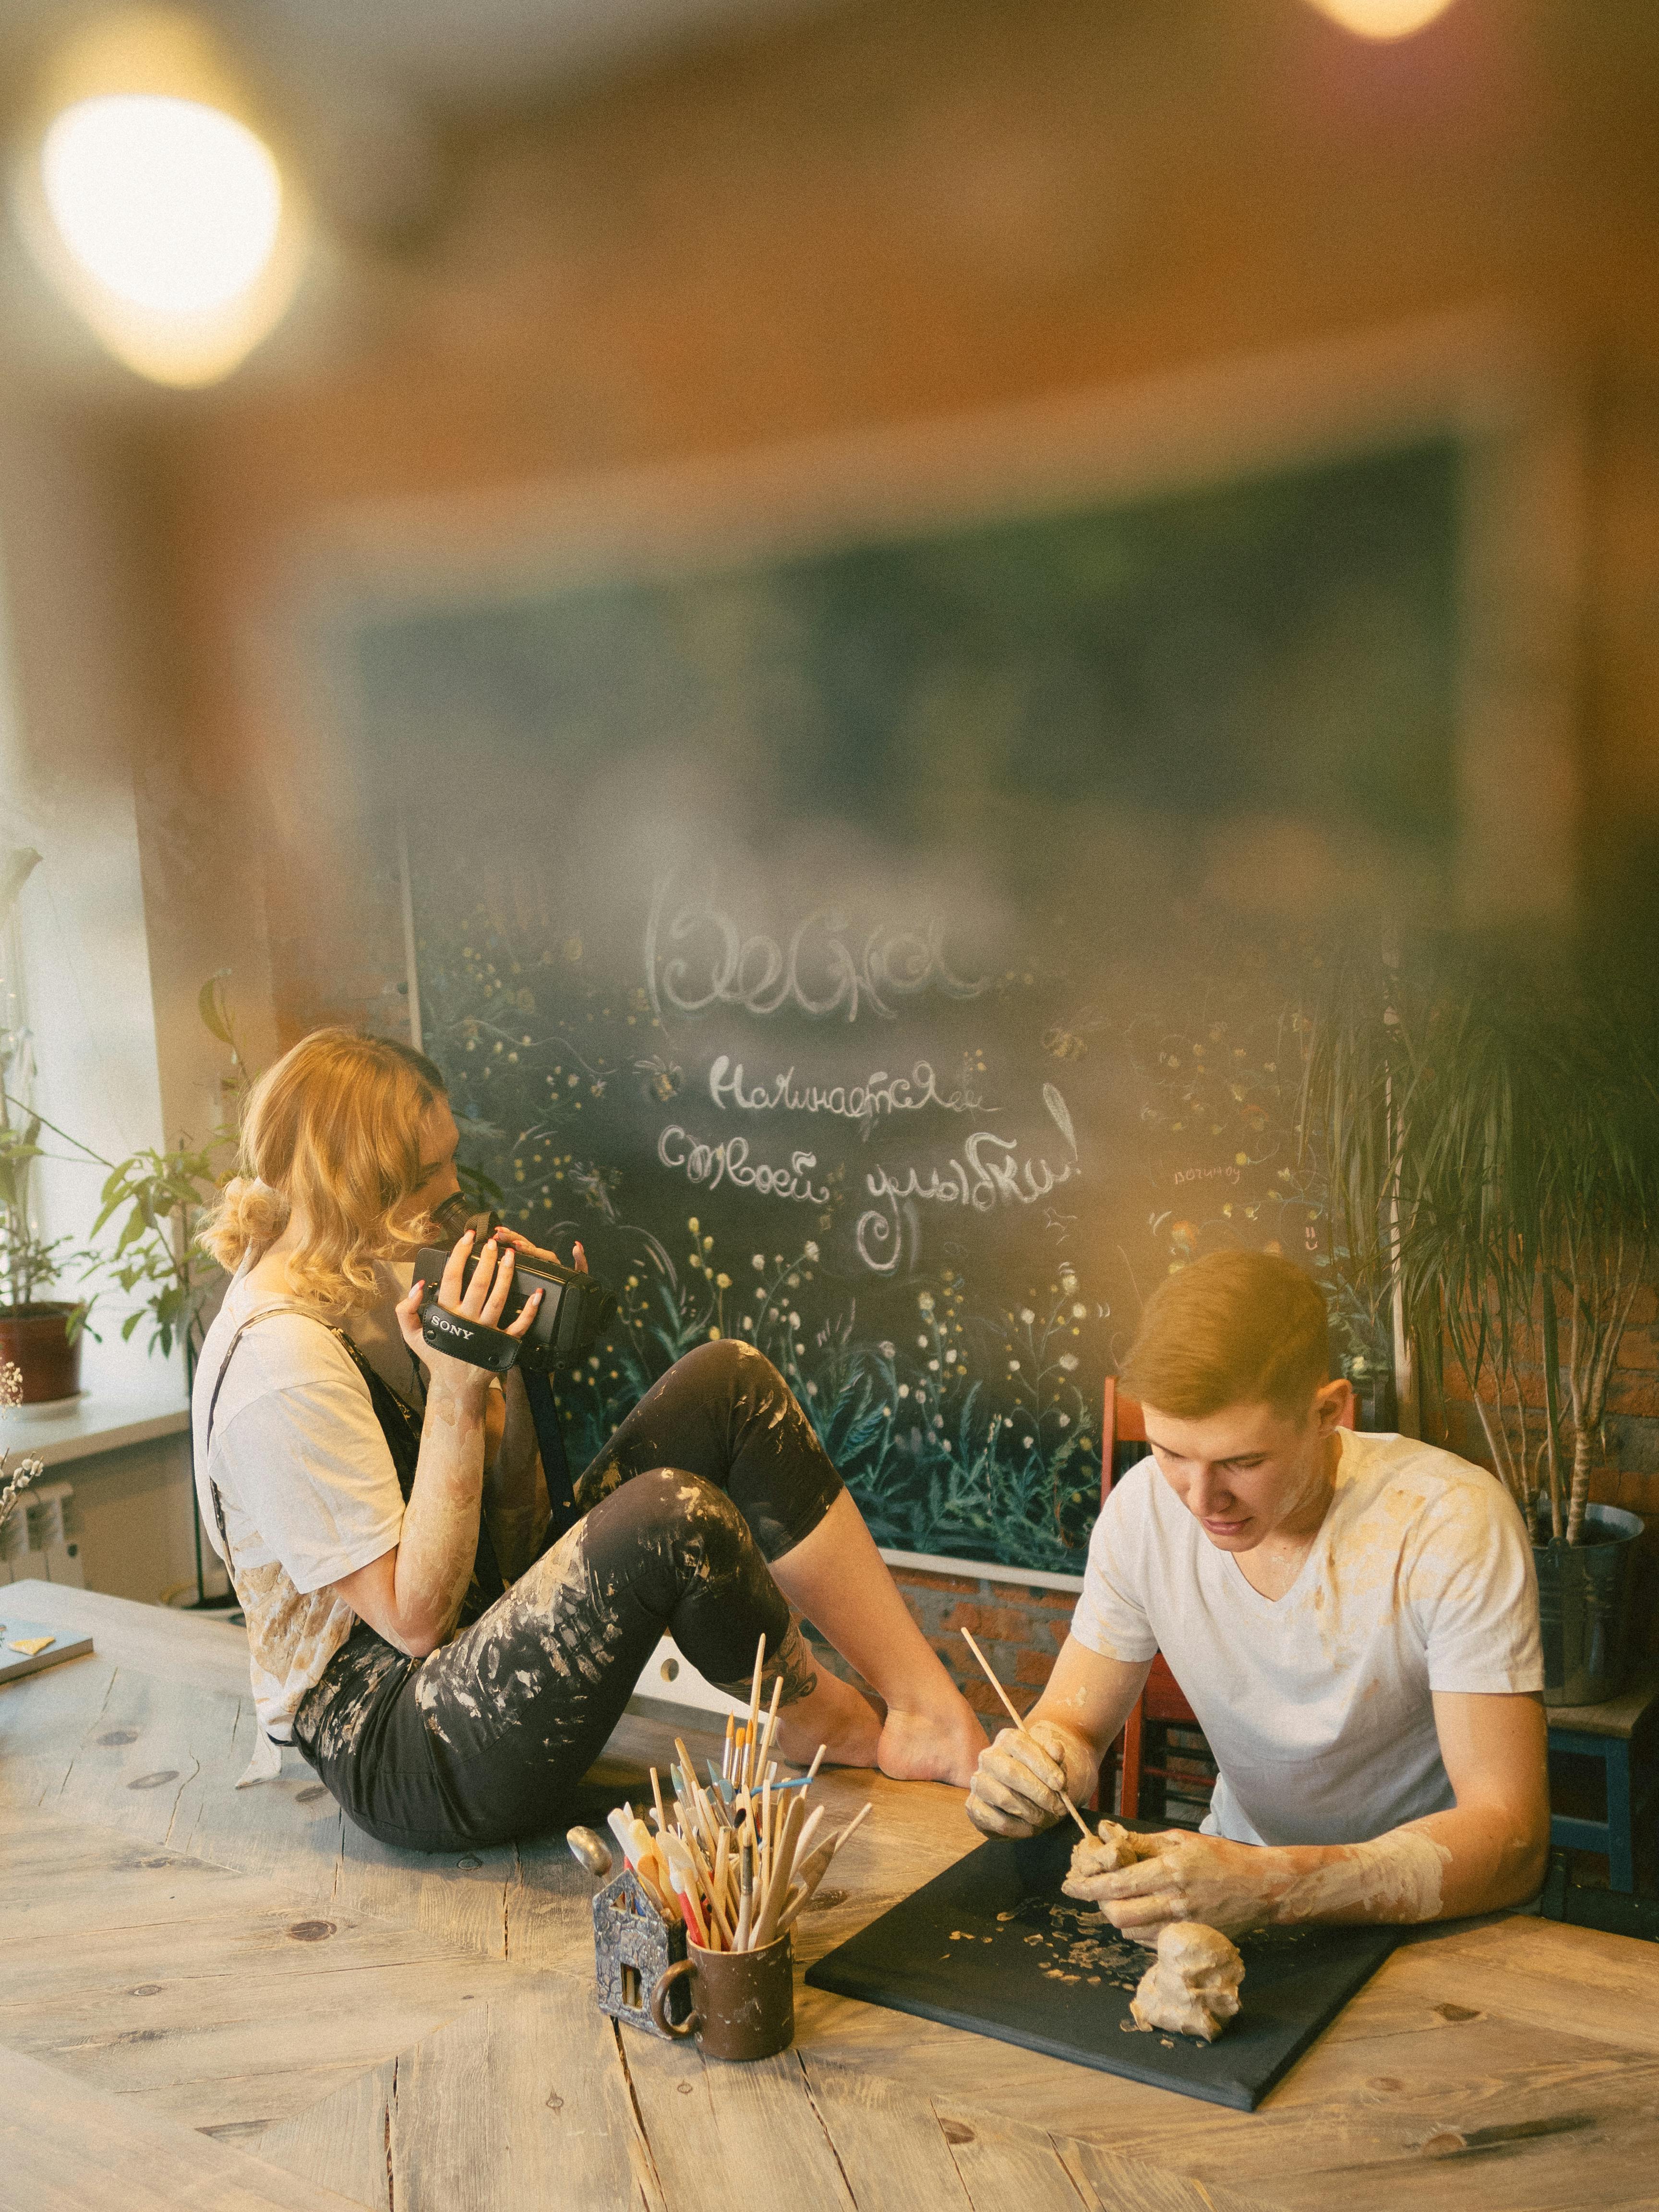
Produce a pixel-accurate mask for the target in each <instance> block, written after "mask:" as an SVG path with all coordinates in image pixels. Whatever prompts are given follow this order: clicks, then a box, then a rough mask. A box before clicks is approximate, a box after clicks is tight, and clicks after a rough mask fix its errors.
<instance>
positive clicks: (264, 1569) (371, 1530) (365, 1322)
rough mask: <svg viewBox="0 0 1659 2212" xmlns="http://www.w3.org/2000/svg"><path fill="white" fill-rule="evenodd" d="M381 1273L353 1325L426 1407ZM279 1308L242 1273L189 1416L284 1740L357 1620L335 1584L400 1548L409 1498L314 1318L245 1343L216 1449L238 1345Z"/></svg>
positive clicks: (295, 1317)
mask: <svg viewBox="0 0 1659 2212" xmlns="http://www.w3.org/2000/svg"><path fill="white" fill-rule="evenodd" d="M380 1272H381V1273H383V1274H384V1275H385V1278H386V1281H385V1285H384V1288H385V1297H383V1298H382V1299H380V1300H379V1301H377V1303H376V1304H375V1306H374V1309H373V1310H370V1311H369V1312H368V1314H366V1315H365V1316H362V1317H361V1318H358V1317H356V1316H354V1318H353V1321H352V1322H351V1334H352V1336H353V1339H354V1340H355V1341H356V1343H357V1344H358V1345H359V1346H360V1347H361V1349H362V1352H364V1354H365V1356H366V1357H367V1358H368V1360H369V1362H370V1364H372V1365H373V1366H374V1368H375V1369H376V1370H378V1371H379V1373H380V1375H381V1376H382V1377H383V1378H384V1380H385V1381H386V1383H389V1384H390V1385H391V1387H392V1389H394V1390H396V1391H397V1392H398V1395H399V1396H400V1397H402V1398H403V1399H404V1400H405V1401H409V1402H418V1397H419V1370H418V1367H417V1365H416V1362H415V1360H414V1359H413V1358H412V1357H411V1355H410V1352H409V1349H408V1347H407V1346H405V1344H404V1341H403V1339H402V1337H401V1335H400V1334H398V1328H397V1322H396V1320H395V1317H394V1316H392V1312H391V1308H392V1305H393V1304H395V1303H396V1301H397V1299H398V1297H400V1296H401V1295H402V1292H403V1291H404V1289H406V1288H407V1285H406V1283H403V1282H402V1281H400V1279H399V1272H398V1270H396V1269H394V1268H391V1267H385V1268H383V1269H382V1270H381V1271H380ZM402 1272H403V1273H404V1274H406V1273H408V1271H407V1269H404V1270H403V1271H402ZM282 1303H283V1302H282V1301H281V1300H279V1299H276V1298H273V1297H271V1296H270V1293H269V1292H265V1291H261V1292H255V1291H252V1290H251V1289H250V1287H249V1285H248V1283H247V1281H246V1277H245V1276H244V1275H240V1274H239V1275H238V1277H237V1279H236V1280H235V1281H234V1283H233V1284H232V1285H231V1286H230V1289H229V1290H228V1291H227V1293H226V1295H225V1301H224V1304H223V1305H222V1307H221V1308H220V1310H219V1313H218V1315H217V1316H216V1319H215V1321H214V1322H213V1326H212V1327H211V1328H210V1329H209V1331H208V1334H207V1338H206V1340H205V1342H204V1345H203V1346H202V1356H201V1359H200V1361H199V1363H198V1364H197V1370H196V1391H195V1402H194V1406H193V1407H192V1417H193V1423H194V1428H195V1439H196V1481H197V1502H198V1503H199V1504H200V1507H201V1513H202V1526H203V1527H204V1528H205V1529H206V1531H207V1533H208V1538H209V1541H210V1543H211V1544H212V1546H213V1548H214V1550H215V1551H216V1552H217V1553H219V1554H220V1556H221V1557H223V1552H224V1547H223V1546H222V1543H221V1542H220V1539H219V1529H218V1523H217V1521H216V1517H215V1515H214V1510H213V1498H212V1495H211V1492H210V1480H211V1482H212V1483H213V1484H216V1486H217V1487H218V1491H219V1496H220V1498H221V1500H222V1504H223V1506H224V1513H225V1528H226V1532H227V1534H228V1536H229V1538H230V1548H231V1553H232V1556H233V1557H234V1560H235V1563H236V1586H237V1590H238V1593H239V1595H240V1596H241V1598H242V1600H243V1603H244V1607H245V1610H246V1617H247V1637H248V1667H249V1673H250V1675H251V1678H252V1686H253V1699H254V1703H255V1705H256V1706H257V1708H258V1715H259V1720H260V1723H261V1724H262V1726H263V1727H264V1730H265V1732H266V1734H267V1735H270V1736H271V1737H273V1738H274V1739H275V1740H276V1741H277V1742H279V1743H286V1742H289V1741H291V1740H292V1736H293V1723H294V1713H295V1707H296V1706H297V1705H299V1703H300V1700H301V1698H303V1697H304V1695H305V1693H306V1692H307V1690H308V1689H310V1688H311V1686H312V1685H313V1683H314V1682H316V1681H317V1680H319V1677H320V1676H321V1674H322V1672H323V1670H324V1668H325V1667H326V1666H327V1665H328V1662H329V1661H330V1660H331V1658H332V1657H333V1656H334V1655H335V1653H336V1652H337V1650H339V1648H340V1646H341V1645H342V1644H343V1643H344V1642H345V1640H346V1638H347V1637H348V1636H349V1635H350V1633H351V1632H352V1629H353V1628H354V1627H355V1626H356V1621H357V1616H356V1613H354V1612H353V1611H352V1610H351V1608H350V1607H349V1606H348V1605H346V1604H345V1603H344V1602H343V1600H341V1599H339V1598H337V1597H335V1596H333V1595H331V1593H330V1591H329V1589H328V1585H329V1584H330V1583H336V1582H338V1581H339V1580H340V1579H341V1578H342V1577H343V1576H345V1575H349V1574H352V1573H355V1571H356V1569H357V1568H359V1567H364V1566H367V1565H368V1563H369V1562H370V1560H371V1559H379V1558H380V1556H381V1555H382V1554H383V1553H386V1552H389V1551H391V1550H392V1547H393V1546H394V1545H395V1544H396V1543H397V1542H398V1537H399V1535H400V1534H401V1532H402V1528H403V1519H404V1501H403V1494H402V1492H400V1491H399V1489H398V1476H397V1471H396V1469H395V1468H393V1466H392V1454H391V1452H390V1451H389V1450H388V1449H387V1447H386V1438H385V1437H384V1436H383V1435H382V1433H381V1431H380V1421H379V1419H377V1417H376V1415H375V1412H374V1403H373V1401H372V1400H371V1399H370V1397H369V1393H368V1383H366V1382H365V1381H364V1379H363V1377H362V1375H361V1374H360V1373H359V1372H358V1370H357V1368H356V1364H355V1363H354V1361H353V1359H352V1358H351V1355H350V1353H349V1352H348V1351H347V1350H346V1348H345V1346H343V1344H341V1343H340V1341H339V1340H338V1339H337V1337H336V1336H334V1335H333V1334H331V1332H330V1331H329V1330H328V1329H326V1328H323V1327H321V1326H320V1325H319V1323H318V1322H316V1321H313V1320H312V1319H310V1318H309V1317H308V1316H306V1315H304V1314H301V1313H295V1312H292V1311H286V1312H274V1313H270V1314H269V1315H268V1316H267V1318H265V1319H264V1320H262V1321H260V1322H258V1324H257V1325H256V1326H255V1327H254V1328H250V1329H249V1330H248V1332H247V1334H246V1336H244V1337H243V1339H242V1340H241V1342H240V1344H239V1345H238V1346H237V1347H236V1355H235V1357H234V1359H232V1360H231V1362H230V1364H229V1366H228V1368H227V1369H226V1370H225V1375H224V1384H223V1388H222V1389H221V1391H220V1394H219V1402H218V1407H217V1409H216V1412H215V1414H214V1419H213V1441H212V1447H211V1449H209V1446H208V1441H207V1417H208V1407H209V1403H210V1400H211V1398H212V1395H213V1391H214V1387H215V1384H216V1383H217V1382H218V1379H219V1373H220V1369H221V1367H222V1365H223V1363H224V1359H225V1355H226V1354H227V1352H228V1351H229V1349H230V1345H231V1340H232V1339H233V1338H234V1335H235V1334H236V1331H237V1329H238V1328H240V1326H241V1324H242V1322H245V1321H246V1320H247V1319H248V1318H249V1317H250V1316H252V1315H253V1314H255V1313H260V1312H264V1310H265V1309H267V1308H269V1307H271V1306H277V1305H280V1304H282Z"/></svg>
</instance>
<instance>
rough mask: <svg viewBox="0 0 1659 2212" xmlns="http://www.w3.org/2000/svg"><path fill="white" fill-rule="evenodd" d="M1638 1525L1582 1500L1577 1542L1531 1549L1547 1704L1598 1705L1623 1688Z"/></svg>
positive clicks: (1634, 1518) (1632, 1516)
mask: <svg viewBox="0 0 1659 2212" xmlns="http://www.w3.org/2000/svg"><path fill="white" fill-rule="evenodd" d="M1642 1526H1643V1524H1642V1519H1641V1516H1640V1515H1639V1514H1636V1513H1626V1512H1624V1511H1622V1510H1621V1509H1620V1507H1618V1506H1617V1505H1590V1506H1587V1507H1586V1508H1585V1510H1584V1541H1583V1542H1582V1543H1577V1544H1555V1543H1550V1544H1534V1546H1533V1547H1532V1556H1533V1559H1534V1561H1535V1563H1536V1565H1537V1568H1538V1617H1539V1624H1540V1626H1541V1628H1542V1630H1543V1632H1544V1703H1545V1704H1546V1705H1601V1703H1602V1702H1603V1700H1604V1699H1607V1698H1616V1697H1617V1696H1618V1694H1619V1692H1620V1688H1621V1687H1622V1686H1623V1684H1624V1679H1625V1667H1626V1656H1627V1655H1628V1653H1629V1650H1630V1646H1631V1626H1632V1620H1631V1616H1632V1610H1633V1607H1634V1603H1635V1597H1636V1540H1637V1538H1638V1536H1639V1535H1640V1534H1642Z"/></svg>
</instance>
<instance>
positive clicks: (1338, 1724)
mask: <svg viewBox="0 0 1659 2212" xmlns="http://www.w3.org/2000/svg"><path fill="white" fill-rule="evenodd" d="M1339 1437H1340V1445H1341V1455H1340V1460H1339V1462H1338V1465H1337V1471H1336V1489H1335V1495H1334V1498H1333V1499H1332V1502H1331V1507H1330V1510H1329V1511H1328V1513H1327V1515H1326V1516H1325V1520H1324V1524H1323V1526H1322V1528H1321V1529H1320V1531H1319V1534H1318V1535H1317V1536H1316V1538H1315V1540H1314V1542H1313V1546H1312V1548H1311V1550H1310V1552H1309V1553H1308V1556H1307V1558H1306V1559H1304V1561H1303V1564H1302V1571H1301V1572H1300V1573H1299V1574H1298V1576H1297V1579H1296V1581H1295V1582H1294V1583H1292V1584H1291V1588H1290V1589H1288V1590H1287V1591H1286V1592H1285V1595H1284V1596H1283V1597H1280V1598H1277V1599H1273V1598H1267V1597H1263V1596H1262V1595H1261V1593H1260V1591H1258V1590H1255V1589H1252V1588H1251V1587H1250V1585H1249V1583H1248V1582H1247V1581H1246V1580H1245V1578H1244V1576H1243V1571H1242V1570H1241V1568H1240V1566H1239V1564H1238V1561H1237V1558H1236V1557H1235V1556H1233V1555H1232V1554H1231V1553H1226V1552H1222V1551H1218V1550H1217V1548H1216V1547H1215V1546H1214V1545H1212V1543H1211V1541H1210V1540H1209V1538H1208V1537H1207V1536H1206V1534H1204V1531H1203V1529H1202V1528H1201V1527H1200V1525H1199V1523H1198V1522H1197V1521H1196V1520H1195V1519H1194V1516H1193V1515H1192V1514H1191V1513H1189V1512H1188V1510H1187V1508H1186V1507H1185V1506H1184V1505H1183V1504H1182V1502H1181V1500H1180V1498H1177V1497H1176V1493H1175V1492H1174V1491H1173V1490H1172V1489H1171V1488H1170V1485H1169V1484H1168V1483H1167V1482H1166V1481H1165V1480H1164V1477H1163V1476H1162V1475H1161V1474H1159V1472H1158V1464H1157V1462H1156V1461H1155V1460H1153V1459H1151V1458H1147V1459H1145V1460H1142V1461H1141V1462H1139V1464H1138V1465H1137V1466H1135V1467H1133V1468H1130V1470H1129V1471H1128V1473H1127V1474H1125V1475H1124V1476H1123V1477H1122V1478H1121V1480H1120V1481H1118V1482H1117V1483H1116V1484H1115V1486H1113V1489H1112V1492H1111V1494H1110V1496H1109V1498H1107V1501H1106V1504H1105V1505H1104V1507H1103V1510H1102V1512H1101V1516H1100V1518H1099V1520H1098V1521H1097V1522H1096V1524H1095V1530H1094V1534H1093V1537H1092V1538H1091V1541H1090V1546H1089V1564H1088V1567H1087V1570H1086V1572H1085V1577H1084V1587H1083V1595H1082V1596H1081V1597H1080V1598H1079V1601H1078V1607H1077V1611H1076V1613H1075V1614H1074V1615H1073V1620H1072V1633H1073V1636H1075V1637H1076V1638H1077V1639H1078V1641H1079V1643H1080V1644H1085V1645H1086V1646H1087V1647H1088V1649H1089V1650H1091V1651H1097V1652H1099V1653H1101V1654H1102V1655H1103V1656H1106V1657H1109V1658H1117V1659H1123V1660H1128V1661H1138V1660H1143V1659H1150V1658H1151V1657H1152V1655H1153V1653H1154V1652H1157V1651H1162V1652H1163V1654H1164V1658H1165V1660H1166V1661H1167V1662H1168V1663H1169V1667H1170V1672H1171V1673H1172V1674H1174V1676H1175V1678H1176V1681H1177V1682H1178V1683H1179V1684H1180V1685H1181V1687H1182V1692H1183V1693H1184V1694H1185V1696H1186V1699H1187V1701H1188V1704H1189V1705H1191V1706H1192V1709H1193V1711H1194V1714H1195V1715H1196V1716H1197V1718H1198V1723H1199V1726H1200V1728H1201V1729H1203V1731H1204V1733H1205V1735H1206V1737H1207V1738H1208V1740H1209V1744H1210V1748H1211V1751H1212V1753H1213V1754H1214V1757H1215V1760H1216V1765H1217V1767H1218V1771H1219V1779H1218V1782H1217V1784H1216V1790H1215V1796H1214V1799H1213V1801H1212V1806H1211V1810H1210V1814H1209V1816H1208V1817H1207V1818H1206V1820H1205V1822H1204V1826H1205V1829H1206V1832H1209V1833H1211V1834H1218V1835H1223V1836H1227V1837H1230V1838H1232V1839H1233V1841H1235V1842H1237V1843H1246V1844H1263V1843H1266V1844H1343V1843H1358V1842H1363V1841H1364V1840H1366V1839H1367V1838H1370V1837H1372V1836H1379V1835H1382V1834H1383V1833H1384V1832H1386V1831H1387V1830H1388V1829H1389V1828H1394V1827H1397V1826H1399V1825H1400V1823H1401V1821H1402V1820H1419V1819H1421V1818H1422V1817H1423V1815H1424V1814H1428V1813H1439V1812H1444V1811H1446V1810H1448V1809H1449V1808H1450V1807H1451V1805H1452V1804H1453V1803H1454V1802H1455V1800H1454V1798H1453V1794H1452V1789H1451V1784H1450V1783H1449V1781H1448V1779H1447V1777H1446V1770H1445V1767H1444V1766H1443V1764H1442V1763H1441V1758H1440V1746H1439V1741H1438V1739H1437V1736H1436V1734H1435V1726H1434V1709H1433V1706H1432V1705H1431V1701H1430V1700H1431V1692H1434V1691H1437V1690H1443V1691H1474V1692H1498V1693H1503V1692H1525V1691H1534V1692H1535V1691H1539V1690H1541V1689H1542V1687H1543V1683H1544V1670H1543V1660H1542V1656H1541V1645H1540V1641H1539V1631H1538V1589H1537V1583H1536V1580H1535V1577H1534V1571H1533V1559H1532V1547H1531V1544H1530V1542H1529V1541H1528V1536H1527V1533H1526V1530H1525V1528H1524V1527H1523V1526H1522V1520H1521V1516H1520V1514H1519V1513H1518V1511H1517V1510H1516V1507H1515V1505H1514V1504H1513V1503H1512V1502H1511V1500H1510V1496H1509V1493H1508V1492H1507V1491H1506V1490H1505V1489H1504V1486H1503V1485H1502V1484H1501V1483H1499V1482H1498V1480H1496V1479H1495V1478H1494V1477H1493V1476H1492V1475H1490V1474H1486V1472H1485V1471H1484V1470H1483V1469H1482V1468H1477V1467H1471V1466H1470V1465H1469V1464H1468V1462H1467V1461H1464V1460H1461V1459H1458V1458H1456V1457H1455V1455H1453V1454H1452V1453H1450V1452H1445V1451H1439V1450H1437V1449H1435V1448H1434V1447H1433V1446H1431V1445H1429V1444H1423V1443H1418V1442H1416V1441H1415V1439H1413V1438H1411V1437H1397V1436H1365V1435H1358V1434H1356V1433H1353V1432H1352V1431H1339Z"/></svg>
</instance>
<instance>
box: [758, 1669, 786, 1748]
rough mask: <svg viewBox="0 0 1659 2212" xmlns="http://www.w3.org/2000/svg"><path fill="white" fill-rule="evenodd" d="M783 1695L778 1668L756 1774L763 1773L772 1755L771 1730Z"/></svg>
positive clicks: (773, 1727) (776, 1719) (780, 1671)
mask: <svg viewBox="0 0 1659 2212" xmlns="http://www.w3.org/2000/svg"><path fill="white" fill-rule="evenodd" d="M782 1695H783V1669H782V1668H781V1667H780V1668H779V1669H778V1679H777V1680H776V1681H775V1682H774V1683H773V1685H772V1703H771V1705H770V1706H769V1709H768V1711H767V1715H766V1734H765V1735H764V1737H763V1739H762V1741H761V1747H760V1757H759V1759H757V1762H756V1765H755V1771H756V1773H757V1774H764V1773H765V1771H766V1763H767V1761H768V1760H769V1759H770V1758H771V1756H772V1731H773V1729H775V1728H776V1726H777V1724H778V1700H779V1699H780V1698H781V1696H782Z"/></svg>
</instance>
